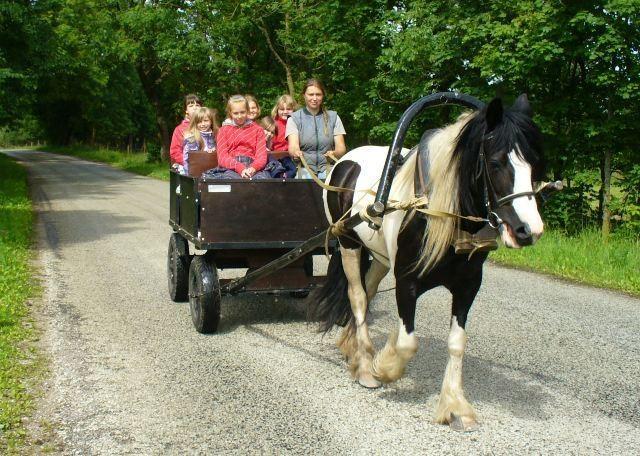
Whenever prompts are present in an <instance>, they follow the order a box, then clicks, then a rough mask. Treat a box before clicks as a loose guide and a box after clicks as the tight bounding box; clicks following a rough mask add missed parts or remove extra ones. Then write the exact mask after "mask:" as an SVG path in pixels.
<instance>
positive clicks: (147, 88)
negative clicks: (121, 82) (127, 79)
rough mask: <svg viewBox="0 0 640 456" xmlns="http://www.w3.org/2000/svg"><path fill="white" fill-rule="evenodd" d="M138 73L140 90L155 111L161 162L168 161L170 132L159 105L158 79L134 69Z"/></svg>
mask: <svg viewBox="0 0 640 456" xmlns="http://www.w3.org/2000/svg"><path fill="white" fill-rule="evenodd" d="M136 70H137V71H138V77H139V78H140V81H141V82H142V89H143V90H144V93H145V94H146V95H147V99H148V100H149V102H150V103H151V105H152V106H153V108H154V111H155V117H156V125H157V127H158V139H160V144H161V147H162V149H161V151H160V157H161V158H162V160H163V161H169V149H170V148H171V132H170V131H169V126H168V124H167V119H166V118H165V116H164V113H163V109H162V104H161V103H160V97H159V96H158V92H157V89H158V87H157V84H159V83H160V79H159V78H157V79H155V80H152V78H151V77H149V76H148V75H147V74H146V73H145V72H144V70H143V69H141V68H139V67H138V68H136Z"/></svg>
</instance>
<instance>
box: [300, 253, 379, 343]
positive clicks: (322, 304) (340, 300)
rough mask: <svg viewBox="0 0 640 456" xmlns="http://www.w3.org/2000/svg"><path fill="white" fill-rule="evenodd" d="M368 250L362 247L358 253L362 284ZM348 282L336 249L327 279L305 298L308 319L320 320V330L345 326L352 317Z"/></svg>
mask: <svg viewBox="0 0 640 456" xmlns="http://www.w3.org/2000/svg"><path fill="white" fill-rule="evenodd" d="M370 263H371V262H370V260H369V252H368V251H367V250H366V249H364V248H363V249H362V254H361V255H360V276H361V280H362V283H363V286H364V275H365V273H366V272H367V269H369V265H370ZM348 288H349V282H348V280H347V276H346V274H345V273H344V268H343V266H342V254H341V253H340V250H339V249H337V250H336V251H335V252H334V253H333V255H331V260H329V268H328V269H327V281H326V282H325V284H324V285H323V286H322V287H319V288H316V289H315V290H313V291H312V292H311V294H309V297H308V298H307V305H308V307H307V319H308V321H318V322H320V328H319V330H320V332H324V333H327V332H329V331H330V330H331V329H332V328H333V325H339V326H345V325H346V324H347V323H348V322H349V320H350V319H351V318H352V317H353V312H352V311H351V304H350V302H349V295H348V293H347V290H348Z"/></svg>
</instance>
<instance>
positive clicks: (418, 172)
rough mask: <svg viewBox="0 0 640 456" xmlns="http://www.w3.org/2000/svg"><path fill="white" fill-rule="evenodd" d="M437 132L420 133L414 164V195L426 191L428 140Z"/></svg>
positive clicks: (428, 165) (427, 179) (423, 193)
mask: <svg viewBox="0 0 640 456" xmlns="http://www.w3.org/2000/svg"><path fill="white" fill-rule="evenodd" d="M437 132H438V130H427V131H425V132H424V133H423V134H422V138H420V143H419V144H418V151H417V157H416V166H415V173H414V180H413V186H414V192H415V196H416V197H420V196H422V195H425V194H426V193H427V192H426V190H427V184H428V181H429V168H430V162H429V141H430V140H431V138H432V137H433V135H435V134H436V133H437Z"/></svg>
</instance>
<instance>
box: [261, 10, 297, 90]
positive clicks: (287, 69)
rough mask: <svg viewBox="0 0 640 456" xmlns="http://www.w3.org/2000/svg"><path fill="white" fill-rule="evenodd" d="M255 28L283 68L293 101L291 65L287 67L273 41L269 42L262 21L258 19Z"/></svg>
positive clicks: (269, 38)
mask: <svg viewBox="0 0 640 456" xmlns="http://www.w3.org/2000/svg"><path fill="white" fill-rule="evenodd" d="M288 17H289V16H288V14H287V15H286V16H285V18H286V20H287V24H288ZM256 26H257V27H258V29H259V30H260V31H261V32H262V34H263V35H264V38H265V40H266V41H267V45H268V46H269V49H270V50H271V52H272V53H273V56H274V57H275V58H276V60H277V61H278V62H280V65H282V67H283V68H284V72H285V74H286V76H287V90H288V91H289V95H291V97H292V98H294V99H295V96H296V88H295V86H294V84H293V74H292V73H291V65H289V63H288V62H286V61H285V60H284V58H283V57H282V56H281V55H280V54H279V53H278V51H277V49H276V47H275V45H274V44H273V41H271V36H270V35H269V31H268V30H267V27H266V25H265V24H264V21H263V20H262V19H260V22H256Z"/></svg>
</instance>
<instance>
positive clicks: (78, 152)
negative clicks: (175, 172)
mask: <svg viewBox="0 0 640 456" xmlns="http://www.w3.org/2000/svg"><path fill="white" fill-rule="evenodd" d="M38 150H46V151H47V152H54V153H57V154H64V155H72V156H74V157H78V158H83V159H85V160H91V161H96V162H101V163H108V164H109V165H111V166H114V167H116V168H120V169H122V170H125V171H129V172H132V173H135V174H140V175H142V176H149V177H154V178H156V179H161V180H169V165H168V164H167V163H157V162H155V163H149V162H147V156H146V155H145V154H142V153H131V154H128V153H125V152H119V151H115V150H109V149H100V148H95V147H94V148H92V147H88V146H46V147H45V146H43V147H39V148H38Z"/></svg>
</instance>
